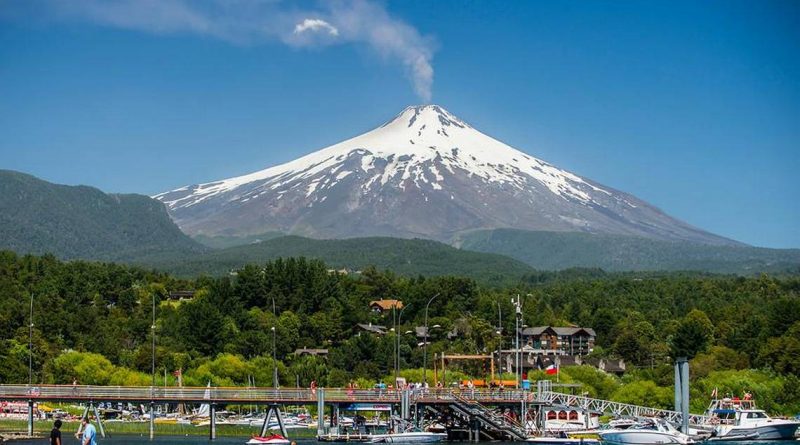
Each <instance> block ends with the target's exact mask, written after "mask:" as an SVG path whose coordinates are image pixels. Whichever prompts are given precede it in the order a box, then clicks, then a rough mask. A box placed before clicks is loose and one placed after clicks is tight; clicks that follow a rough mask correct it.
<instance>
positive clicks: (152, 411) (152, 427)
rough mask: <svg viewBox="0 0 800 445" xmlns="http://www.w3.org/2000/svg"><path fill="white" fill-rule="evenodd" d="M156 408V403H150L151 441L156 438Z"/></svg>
mask: <svg viewBox="0 0 800 445" xmlns="http://www.w3.org/2000/svg"><path fill="white" fill-rule="evenodd" d="M154 406H155V403H153V401H152V400H151V401H150V440H153V439H154V438H155V437H156V429H155V417H156V413H155V409H154V408H153V407H154Z"/></svg>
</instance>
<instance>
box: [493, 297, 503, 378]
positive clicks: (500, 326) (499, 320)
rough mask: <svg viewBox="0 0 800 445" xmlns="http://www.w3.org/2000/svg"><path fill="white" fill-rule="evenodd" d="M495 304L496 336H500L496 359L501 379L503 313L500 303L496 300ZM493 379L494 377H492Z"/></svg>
mask: <svg viewBox="0 0 800 445" xmlns="http://www.w3.org/2000/svg"><path fill="white" fill-rule="evenodd" d="M494 302H495V303H497V335H499V336H500V344H499V345H498V346H497V359H498V361H499V365H500V366H499V368H500V376H501V378H502V375H503V311H502V310H501V308H500V302H499V301H498V300H495V301H494ZM492 378H494V376H492Z"/></svg>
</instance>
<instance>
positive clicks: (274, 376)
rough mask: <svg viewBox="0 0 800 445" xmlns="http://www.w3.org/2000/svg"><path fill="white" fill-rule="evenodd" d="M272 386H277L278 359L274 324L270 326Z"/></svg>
mask: <svg viewBox="0 0 800 445" xmlns="http://www.w3.org/2000/svg"><path fill="white" fill-rule="evenodd" d="M271 329H272V365H273V367H272V387H273V388H275V389H277V388H278V359H277V357H276V354H275V349H276V348H275V338H276V335H277V334H275V326H273V327H272V328H271Z"/></svg>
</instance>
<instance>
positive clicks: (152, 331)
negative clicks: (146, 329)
mask: <svg viewBox="0 0 800 445" xmlns="http://www.w3.org/2000/svg"><path fill="white" fill-rule="evenodd" d="M152 297H153V298H152V300H153V324H151V325H150V337H151V338H152V340H153V354H152V362H151V368H150V374H151V376H152V378H153V382H152V386H156V294H155V293H153V294H152Z"/></svg>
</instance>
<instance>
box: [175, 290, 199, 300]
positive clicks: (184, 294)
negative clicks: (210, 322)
mask: <svg viewBox="0 0 800 445" xmlns="http://www.w3.org/2000/svg"><path fill="white" fill-rule="evenodd" d="M192 298H194V291H193V290H176V291H172V292H170V293H169V299H170V300H176V301H180V300H191V299H192Z"/></svg>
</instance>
